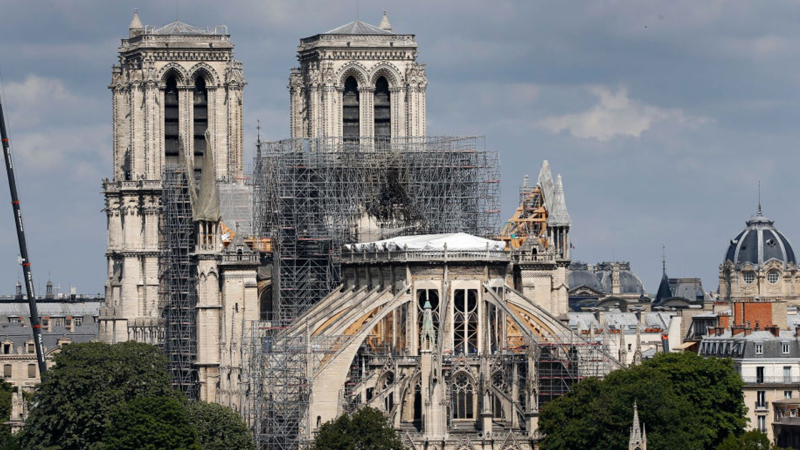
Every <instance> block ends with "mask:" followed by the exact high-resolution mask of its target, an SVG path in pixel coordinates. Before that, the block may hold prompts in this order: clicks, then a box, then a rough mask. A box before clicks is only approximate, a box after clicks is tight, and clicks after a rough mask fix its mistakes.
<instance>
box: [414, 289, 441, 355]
mask: <svg viewBox="0 0 800 450" xmlns="http://www.w3.org/2000/svg"><path fill="white" fill-rule="evenodd" d="M426 301H429V302H430V303H431V318H432V319H433V331H435V332H436V334H437V335H438V333H439V291H437V290H436V289H417V307H418V312H417V319H418V322H419V323H418V327H419V328H418V330H419V331H420V332H421V331H422V318H423V313H424V312H425V302H426ZM417 334H419V335H420V339H421V338H422V334H421V333H417ZM437 339H438V338H437ZM419 345H420V348H422V340H420V342H419Z"/></svg>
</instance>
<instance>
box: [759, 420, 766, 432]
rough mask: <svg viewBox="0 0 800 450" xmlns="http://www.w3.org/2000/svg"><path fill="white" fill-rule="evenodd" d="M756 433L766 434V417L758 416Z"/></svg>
mask: <svg viewBox="0 0 800 450" xmlns="http://www.w3.org/2000/svg"><path fill="white" fill-rule="evenodd" d="M758 431H760V432H762V433H766V432H767V416H758Z"/></svg>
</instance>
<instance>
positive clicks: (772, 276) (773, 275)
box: [767, 270, 779, 284]
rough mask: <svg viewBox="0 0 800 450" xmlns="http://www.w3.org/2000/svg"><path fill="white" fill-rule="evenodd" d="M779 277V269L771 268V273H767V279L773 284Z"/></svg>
mask: <svg viewBox="0 0 800 450" xmlns="http://www.w3.org/2000/svg"><path fill="white" fill-rule="evenodd" d="M778 278H779V275H778V271H777V270H770V271H769V273H767V281H769V282H770V283H771V284H775V283H777V282H778Z"/></svg>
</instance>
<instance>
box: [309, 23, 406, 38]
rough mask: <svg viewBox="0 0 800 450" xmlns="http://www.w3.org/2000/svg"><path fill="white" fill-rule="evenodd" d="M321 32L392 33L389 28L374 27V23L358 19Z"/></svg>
mask: <svg viewBox="0 0 800 450" xmlns="http://www.w3.org/2000/svg"><path fill="white" fill-rule="evenodd" d="M322 34H387V35H389V34H394V33H392V31H391V28H389V29H388V30H384V29H381V28H379V27H376V26H375V25H370V24H368V23H365V22H362V21H360V20H354V21H353V22H350V23H347V24H344V25H342V26H340V27H336V28H334V29H332V30H330V31H326V32H325V33H322Z"/></svg>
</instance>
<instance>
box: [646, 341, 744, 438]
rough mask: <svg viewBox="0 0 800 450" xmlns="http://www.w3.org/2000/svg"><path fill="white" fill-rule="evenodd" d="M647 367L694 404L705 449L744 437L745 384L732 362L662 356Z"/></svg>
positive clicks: (692, 355)
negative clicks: (743, 390)
mask: <svg viewBox="0 0 800 450" xmlns="http://www.w3.org/2000/svg"><path fill="white" fill-rule="evenodd" d="M643 365H644V366H645V367H651V368H653V369H656V370H658V371H659V372H661V373H663V374H666V375H667V377H669V380H670V384H671V385H672V387H673V389H674V390H675V392H676V393H678V395H680V396H682V397H684V398H686V399H688V400H689V401H690V402H691V403H692V406H693V408H692V413H693V414H692V416H691V420H692V422H693V426H694V427H696V431H697V432H698V433H699V434H700V435H699V436H698V439H700V442H702V443H703V447H704V448H709V449H711V448H715V447H716V446H717V445H719V444H720V443H721V442H722V441H723V440H724V439H725V438H726V437H727V436H728V435H730V434H734V435H740V434H742V432H743V431H744V428H745V426H746V425H747V418H746V417H745V414H746V413H747V408H746V407H745V405H744V394H743V393H742V386H743V385H744V383H743V382H742V377H741V376H740V375H739V374H738V373H736V370H734V368H733V361H732V360H731V359H729V358H703V357H701V356H698V355H697V354H695V353H691V352H681V353H662V354H659V355H658V357H656V358H653V359H651V360H648V361H645V363H644V364H643ZM686 419H687V420H688V419H689V417H687V418H686Z"/></svg>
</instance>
